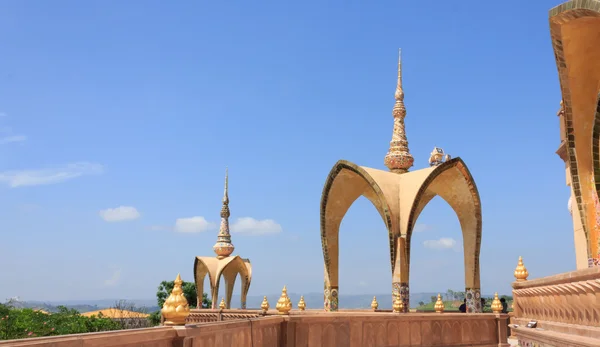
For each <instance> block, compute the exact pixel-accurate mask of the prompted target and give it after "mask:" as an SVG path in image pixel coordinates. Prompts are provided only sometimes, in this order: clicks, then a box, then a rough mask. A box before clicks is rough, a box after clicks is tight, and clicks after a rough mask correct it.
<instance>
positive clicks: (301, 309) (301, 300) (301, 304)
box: [298, 295, 306, 311]
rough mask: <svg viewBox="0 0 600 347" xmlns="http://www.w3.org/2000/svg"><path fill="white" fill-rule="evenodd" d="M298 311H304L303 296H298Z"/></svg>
mask: <svg viewBox="0 0 600 347" xmlns="http://www.w3.org/2000/svg"><path fill="white" fill-rule="evenodd" d="M298 309H299V310H300V311H304V310H305V309H306V302H304V295H301V296H300V302H298Z"/></svg>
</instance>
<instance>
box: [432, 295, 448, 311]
mask: <svg viewBox="0 0 600 347" xmlns="http://www.w3.org/2000/svg"><path fill="white" fill-rule="evenodd" d="M434 308H435V312H437V313H442V312H444V309H445V308H446V307H445V306H444V302H443V301H442V296H441V295H440V294H438V296H437V301H436V302H435V306H434Z"/></svg>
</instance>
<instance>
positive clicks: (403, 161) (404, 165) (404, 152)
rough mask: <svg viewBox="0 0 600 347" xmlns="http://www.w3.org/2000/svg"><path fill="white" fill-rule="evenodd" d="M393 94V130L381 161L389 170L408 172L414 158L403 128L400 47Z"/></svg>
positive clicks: (404, 111)
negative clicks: (394, 101) (394, 100)
mask: <svg viewBox="0 0 600 347" xmlns="http://www.w3.org/2000/svg"><path fill="white" fill-rule="evenodd" d="M394 96H395V99H396V103H395V104H394V109H393V110H392V114H393V116H394V131H393V133H392V141H390V149H389V150H388V152H387V154H386V156H385V158H384V160H383V162H384V163H385V166H387V167H388V169H390V171H391V172H394V173H398V174H402V173H405V172H408V169H409V168H410V167H411V166H412V165H413V162H414V158H413V156H412V155H411V154H410V152H409V150H408V140H407V139H406V131H405V128H404V118H405V117H406V107H404V90H403V89H402V51H401V50H400V49H399V50H398V83H397V85H396V93H395V95H394Z"/></svg>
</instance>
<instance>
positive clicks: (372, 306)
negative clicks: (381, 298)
mask: <svg viewBox="0 0 600 347" xmlns="http://www.w3.org/2000/svg"><path fill="white" fill-rule="evenodd" d="M378 307H379V303H378V302H377V298H376V297H373V301H371V308H372V309H373V311H376V310H377V308H378Z"/></svg>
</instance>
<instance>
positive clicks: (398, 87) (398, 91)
mask: <svg viewBox="0 0 600 347" xmlns="http://www.w3.org/2000/svg"><path fill="white" fill-rule="evenodd" d="M394 96H395V98H396V100H398V101H401V100H404V90H402V48H398V82H397V84H396V93H395V94H394Z"/></svg>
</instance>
